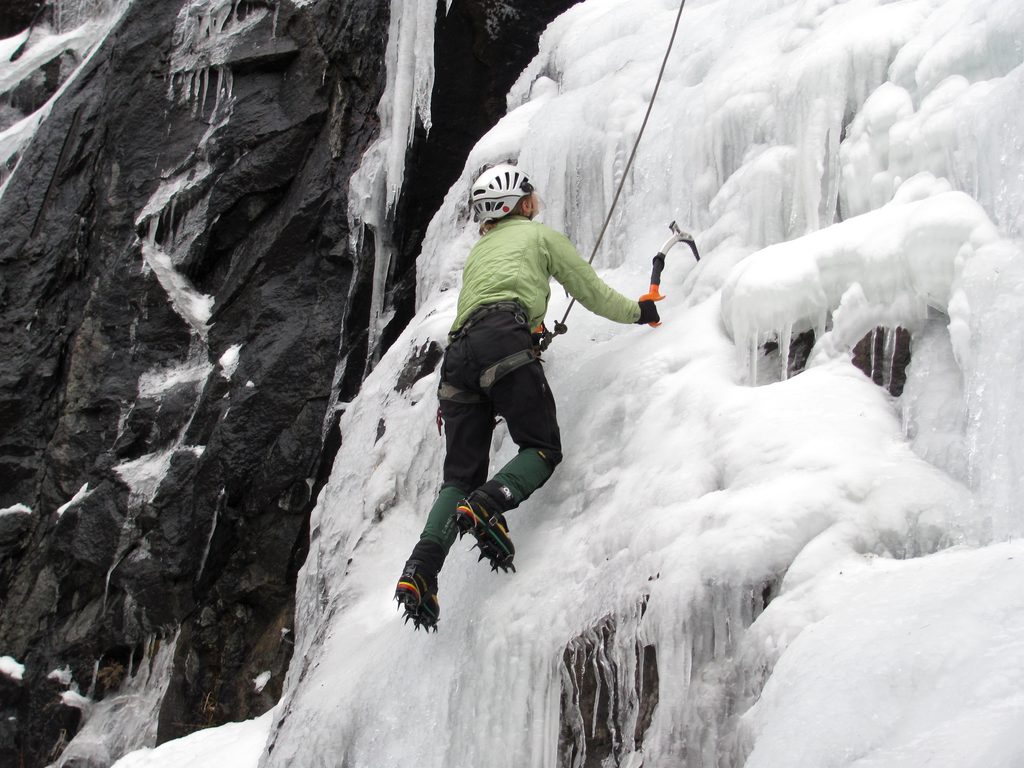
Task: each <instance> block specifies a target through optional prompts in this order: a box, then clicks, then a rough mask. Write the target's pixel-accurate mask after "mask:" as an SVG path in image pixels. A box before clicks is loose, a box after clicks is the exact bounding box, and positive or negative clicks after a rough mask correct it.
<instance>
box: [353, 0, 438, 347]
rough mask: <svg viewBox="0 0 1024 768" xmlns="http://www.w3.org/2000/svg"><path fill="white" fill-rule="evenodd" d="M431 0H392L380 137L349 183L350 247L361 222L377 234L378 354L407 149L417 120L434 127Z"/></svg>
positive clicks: (373, 319) (373, 340)
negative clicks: (422, 0) (407, 0)
mask: <svg viewBox="0 0 1024 768" xmlns="http://www.w3.org/2000/svg"><path fill="white" fill-rule="evenodd" d="M435 14H436V8H435V7H434V5H433V4H432V3H405V2H401V0H391V15H390V19H391V20H390V23H389V25H388V45H387V51H386V53H385V57H386V62H387V84H386V86H385V89H384V93H383V95H382V96H381V100H380V106H379V107H378V115H379V116H380V123H381V127H380V138H379V139H378V140H377V141H376V142H374V143H373V145H372V146H371V147H370V148H369V149H368V150H367V151H366V153H365V155H364V156H363V159H362V162H361V164H360V166H359V168H358V169H357V170H356V172H355V174H353V176H352V178H351V180H350V182H349V185H350V191H349V221H350V231H351V232H352V233H353V234H352V248H353V249H354V250H357V249H358V248H359V247H360V243H361V242H362V237H363V235H362V231H363V226H366V227H368V228H369V229H370V230H371V231H372V233H373V244H374V268H373V281H372V286H373V287H372V295H371V298H370V329H369V350H370V353H369V354H370V356H371V360H372V359H375V357H376V356H377V355H378V354H379V352H380V350H379V349H378V345H379V342H380V337H381V334H382V333H383V331H384V328H385V327H386V326H387V324H388V322H389V321H390V319H391V317H392V316H393V311H392V310H390V309H389V308H388V307H386V306H385V296H384V289H385V286H386V284H387V279H388V276H389V274H390V271H391V258H392V251H393V248H394V246H393V243H392V232H391V221H392V215H393V209H394V206H395V204H396V203H397V202H398V195H399V192H400V191H401V189H402V182H403V179H404V177H405V153H406V150H407V149H408V147H409V145H410V144H412V140H413V135H414V133H415V130H416V125H417V122H418V123H419V124H420V125H422V126H423V127H424V129H426V130H427V131H429V130H430V94H431V91H432V90H433V87H434V17H435Z"/></svg>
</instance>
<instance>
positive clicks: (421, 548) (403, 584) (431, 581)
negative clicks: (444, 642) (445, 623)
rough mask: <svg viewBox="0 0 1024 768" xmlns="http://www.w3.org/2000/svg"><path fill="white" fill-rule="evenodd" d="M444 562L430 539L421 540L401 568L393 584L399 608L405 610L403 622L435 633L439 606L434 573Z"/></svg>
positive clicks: (437, 547)
mask: <svg viewBox="0 0 1024 768" xmlns="http://www.w3.org/2000/svg"><path fill="white" fill-rule="evenodd" d="M443 562H444V551H443V550H442V549H441V547H440V546H438V545H437V544H434V543H433V542H430V541H426V540H423V539H421V540H420V541H419V542H418V543H417V544H416V547H415V548H414V549H413V551H412V555H411V556H410V557H409V559H408V560H407V561H406V563H405V568H403V569H402V575H401V577H399V579H398V586H397V587H395V600H396V601H398V605H399V610H403V609H404V610H405V623H406V624H408V623H409V622H410V621H412V623H413V626H414V627H415V628H416V629H417V630H419V629H421V628H422V629H425V630H426V631H428V632H429V631H430V630H434V631H435V632H437V620H438V619H439V618H440V616H441V605H440V603H439V602H438V599H437V573H438V571H439V570H441V564H442V563H443Z"/></svg>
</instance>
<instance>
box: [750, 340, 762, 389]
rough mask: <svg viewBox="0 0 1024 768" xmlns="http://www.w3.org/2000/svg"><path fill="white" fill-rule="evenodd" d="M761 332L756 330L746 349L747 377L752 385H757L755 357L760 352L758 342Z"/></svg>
mask: <svg viewBox="0 0 1024 768" xmlns="http://www.w3.org/2000/svg"><path fill="white" fill-rule="evenodd" d="M760 339H761V334H760V333H758V332H757V331H755V332H754V335H753V336H751V337H750V343H749V349H748V350H747V365H748V368H747V376H748V377H749V382H748V383H749V384H750V386H752V387H756V386H757V362H758V361H757V358H758V357H759V356H760V354H761V344H760V343H759V342H760Z"/></svg>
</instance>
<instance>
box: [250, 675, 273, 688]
mask: <svg viewBox="0 0 1024 768" xmlns="http://www.w3.org/2000/svg"><path fill="white" fill-rule="evenodd" d="M271 677H272V675H271V674H270V672H269V671H268V672H261V673H260V674H259V675H257V676H256V677H255V678H254V679H253V681H252V685H253V689H254V690H255V691H256V693H263V689H264V688H266V687H267V683H269V682H270V678H271Z"/></svg>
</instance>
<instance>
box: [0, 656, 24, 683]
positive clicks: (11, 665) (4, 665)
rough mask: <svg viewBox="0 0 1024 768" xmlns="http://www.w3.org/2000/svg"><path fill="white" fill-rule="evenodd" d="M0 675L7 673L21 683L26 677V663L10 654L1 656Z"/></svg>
mask: <svg viewBox="0 0 1024 768" xmlns="http://www.w3.org/2000/svg"><path fill="white" fill-rule="evenodd" d="M0 675H6V676H7V677H9V678H11V680H16V681H17V682H19V683H20V682H21V681H22V680H23V679H24V677H25V665H24V664H20V663H18V662H17V661H15V660H14V659H12V658H11V657H10V656H0Z"/></svg>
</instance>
